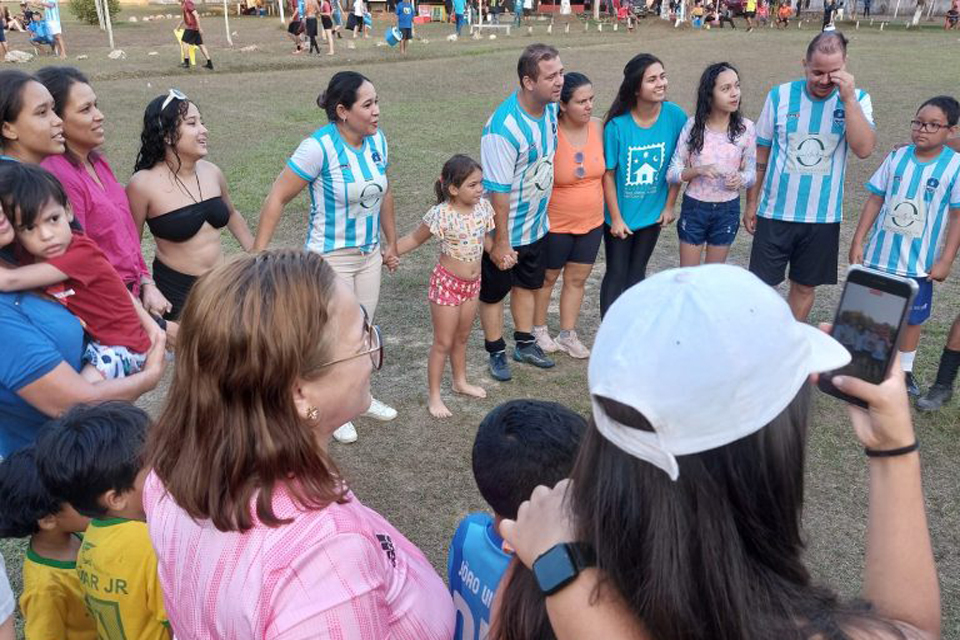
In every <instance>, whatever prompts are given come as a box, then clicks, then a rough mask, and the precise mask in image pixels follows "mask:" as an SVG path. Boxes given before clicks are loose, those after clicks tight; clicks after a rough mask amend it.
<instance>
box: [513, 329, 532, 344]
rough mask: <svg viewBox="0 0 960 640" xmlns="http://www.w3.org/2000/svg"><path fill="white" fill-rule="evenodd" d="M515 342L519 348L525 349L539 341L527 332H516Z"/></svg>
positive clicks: (514, 334)
mask: <svg viewBox="0 0 960 640" xmlns="http://www.w3.org/2000/svg"><path fill="white" fill-rule="evenodd" d="M513 341H514V342H516V343H517V346H518V347H525V346H527V345H528V344H533V343H534V342H536V341H537V339H536V338H534V337H533V334H532V333H527V332H526V331H514V332H513Z"/></svg>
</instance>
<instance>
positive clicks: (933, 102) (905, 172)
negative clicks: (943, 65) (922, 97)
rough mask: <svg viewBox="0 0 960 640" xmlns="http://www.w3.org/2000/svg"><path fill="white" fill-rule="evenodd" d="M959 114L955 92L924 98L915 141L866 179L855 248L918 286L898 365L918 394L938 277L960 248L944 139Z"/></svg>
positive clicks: (958, 190) (855, 259)
mask: <svg viewBox="0 0 960 640" xmlns="http://www.w3.org/2000/svg"><path fill="white" fill-rule="evenodd" d="M958 118H960V104H958V103H957V101H956V100H955V99H954V98H952V97H950V96H937V97H935V98H930V99H929V100H927V101H926V102H924V103H923V104H922V105H920V109H919V110H917V115H916V116H914V119H913V120H911V121H910V129H911V131H912V135H911V137H912V139H913V144H911V145H908V146H905V147H900V148H899V149H896V150H894V151H892V152H891V153H890V154H889V155H888V156H887V157H886V159H885V160H884V161H883V164H882V165H880V168H879V169H877V171H876V173H874V174H873V177H872V178H870V181H869V182H868V183H867V191H869V192H870V197H869V198H868V199H867V202H866V204H865V205H864V207H863V212H862V213H861V214H860V222H859V224H858V225H857V231H856V233H855V234H854V236H853V243H852V245H851V247H850V262H851V264H856V263H862V264H863V265H865V266H867V267H870V268H871V269H876V270H878V271H883V272H885V273H891V274H895V275H899V276H905V277H908V278H913V279H915V280H916V281H917V284H918V285H920V292H919V293H918V294H917V297H916V299H915V300H914V303H913V308H912V309H911V310H910V317H909V319H908V320H907V328H906V329H905V330H904V332H903V338H901V342H900V364H901V365H902V366H903V370H904V371H905V372H906V382H907V392H908V393H909V394H910V395H912V396H919V395H920V389H919V388H918V387H917V383H916V381H915V380H914V377H913V361H914V358H915V357H916V355H917V345H918V344H919V343H920V332H921V328H922V327H923V323H924V322H926V321H927V318H929V317H930V307H931V303H932V299H933V281H934V280H936V281H937V282H943V281H944V280H945V279H946V278H947V276H949V275H950V267H951V266H952V265H953V261H954V259H955V258H956V257H957V250H958V249H960V154H958V153H956V152H955V151H953V150H952V149H950V148H949V147H947V146H945V142H946V141H947V138H948V137H949V135H950V134H951V133H953V132H954V131H956V126H957V120H958ZM868 232H869V238H868V239H867V246H866V247H865V248H864V246H863V242H864V239H865V238H867V234H868Z"/></svg>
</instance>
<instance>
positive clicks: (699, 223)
mask: <svg viewBox="0 0 960 640" xmlns="http://www.w3.org/2000/svg"><path fill="white" fill-rule="evenodd" d="M740 96H741V94H740V75H739V74H738V73H737V70H736V69H735V68H734V67H733V65H731V64H730V63H728V62H718V63H716V64H712V65H710V66H709V67H707V68H706V70H704V72H703V75H702V76H700V88H699V89H698V90H697V112H696V115H694V116H693V117H692V118H690V119H688V120H687V123H686V124H685V125H684V127H683V129H682V130H681V131H680V138H679V139H678V140H677V148H676V151H674V153H673V160H672V162H671V163H670V169H669V170H668V171H667V182H669V183H670V184H678V183H680V182H686V183H687V190H686V192H685V193H684V195H683V204H682V205H681V207H680V222H679V223H678V224H677V233H678V235H679V236H680V266H681V267H690V266H694V265H698V264H700V261H701V257H702V254H703V250H704V245H706V262H707V263H712V262H726V260H727V254H728V253H729V252H730V246H731V245H732V244H733V240H734V238H736V236H737V230H738V229H739V228H740V190H741V189H749V188H750V187H751V186H753V183H754V181H756V179H757V167H756V165H757V135H756V132H755V130H754V126H753V122H751V121H750V120H748V119H746V118H744V117H743V116H742V115H741V113H740Z"/></svg>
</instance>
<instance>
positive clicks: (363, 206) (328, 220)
mask: <svg viewBox="0 0 960 640" xmlns="http://www.w3.org/2000/svg"><path fill="white" fill-rule="evenodd" d="M387 153H388V152H387V139H386V137H384V135H383V131H381V130H379V129H378V130H377V132H376V133H375V134H373V135H372V136H367V137H366V138H364V139H363V147H361V148H360V149H354V148H353V147H351V146H350V145H349V144H347V143H346V142H345V141H344V139H343V138H342V137H341V136H340V131H339V130H338V129H337V125H335V124H333V123H330V124H328V125H327V126H325V127H323V128H321V129H318V130H317V131H315V132H314V134H313V135H312V136H310V137H309V138H307V139H306V140H304V141H303V142H301V143H300V146H299V147H297V150H296V151H294V153H293V156H291V157H290V159H289V160H288V161H287V167H289V168H290V170H291V171H293V172H294V173H295V174H297V175H298V176H300V177H301V178H303V179H304V180H306V181H307V182H309V183H310V226H309V228H308V230H307V240H306V248H307V249H308V250H309V251H315V252H317V253H329V252H331V251H336V250H337V249H347V248H360V249H364V250H368V251H373V249H374V248H376V247H377V246H378V244H379V242H380V206H381V205H382V204H383V196H384V194H386V192H387Z"/></svg>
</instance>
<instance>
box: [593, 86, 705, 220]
mask: <svg viewBox="0 0 960 640" xmlns="http://www.w3.org/2000/svg"><path fill="white" fill-rule="evenodd" d="M686 121H687V114H686V113H684V111H683V109H681V108H680V107H679V106H677V105H676V104H674V103H672V102H664V103H663V106H662V107H661V108H660V116H659V117H658V118H657V121H656V122H655V123H654V124H653V126H651V127H646V128H644V127H640V126H639V125H637V123H636V121H634V119H633V116H632V115H631V113H630V112H627V113H624V114H623V115H620V116H617V117H616V118H614V119H613V120H611V121H610V122H608V123H607V125H606V126H605V127H604V128H603V155H604V157H605V158H606V163H607V171H613V170H614V169H616V185H617V204H618V205H619V206H620V215H621V216H622V217H623V221H624V222H625V223H626V225H627V227H629V228H630V230H631V231H633V230H636V229H642V228H643V227H649V226H650V225H652V224H654V223H655V222H656V221H657V219H658V218H659V217H660V213H661V212H662V211H663V207H664V205H665V204H666V203H667V191H669V185H668V184H667V169H668V168H669V166H670V159H671V158H672V157H673V151H674V149H675V148H676V146H677V138H678V137H679V136H680V130H681V129H683V125H684V124H685V123H686ZM603 215H604V219H605V220H606V222H607V224H610V212H609V211H608V210H607V209H606V207H604V212H603Z"/></svg>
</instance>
